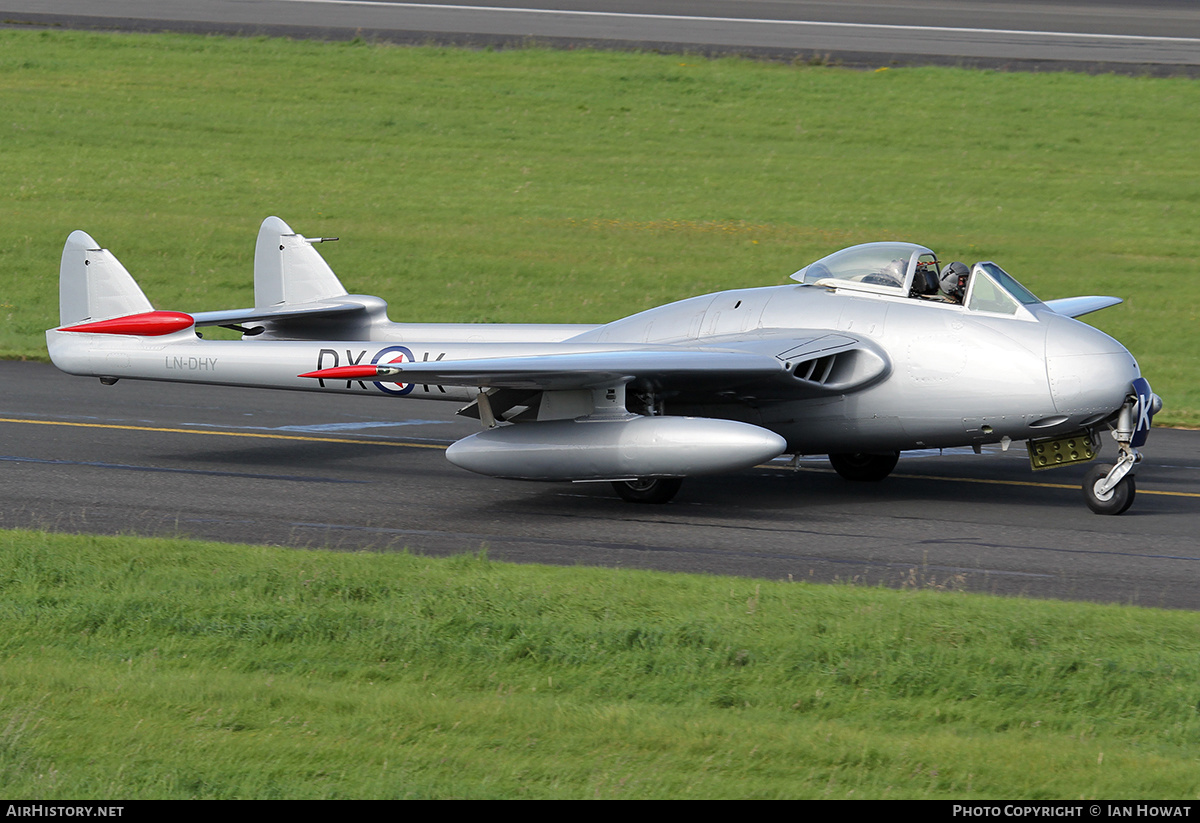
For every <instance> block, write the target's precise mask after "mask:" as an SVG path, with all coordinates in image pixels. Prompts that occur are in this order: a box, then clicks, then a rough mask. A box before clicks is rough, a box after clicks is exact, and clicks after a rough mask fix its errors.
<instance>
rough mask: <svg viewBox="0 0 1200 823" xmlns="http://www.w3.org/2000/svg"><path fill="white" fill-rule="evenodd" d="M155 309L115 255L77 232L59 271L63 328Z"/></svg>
mask: <svg viewBox="0 0 1200 823" xmlns="http://www.w3.org/2000/svg"><path fill="white" fill-rule="evenodd" d="M153 310H154V307H153V306H151V305H150V301H149V300H147V299H146V295H144V294H143V293H142V290H141V289H140V288H139V287H138V284H137V283H135V282H134V280H133V278H132V277H131V276H130V275H129V272H128V271H126V270H125V267H124V266H122V265H121V261H120V260H118V259H117V258H116V257H115V256H114V255H113V254H112V252H110V251H108V250H107V249H102V248H100V244H99V243H97V242H96V241H95V240H93V239H92V238H91V235H89V234H88V233H87V232H82V231H73V232H71V236H70V237H68V238H67V243H66V245H65V246H63V254H62V264H61V265H60V266H59V270H58V314H59V323H60V325H62V326H70V325H73V324H76V323H82V322H85V321H89V320H106V319H108V318H110V317H125V316H126V315H130V314H140V313H142V312H148V311H153Z"/></svg>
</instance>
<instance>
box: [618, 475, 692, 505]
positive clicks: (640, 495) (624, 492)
mask: <svg viewBox="0 0 1200 823" xmlns="http://www.w3.org/2000/svg"><path fill="white" fill-rule="evenodd" d="M682 485H683V478H681V477H646V478H640V479H638V480H617V481H614V482H613V484H612V487H613V488H614V489H616V492H617V494H619V495H620V496H621V499H622V500H625V501H628V502H630V503H668V502H670V501H671V500H672V499H673V498H674V497H675V495H677V494H679V487H680V486H682Z"/></svg>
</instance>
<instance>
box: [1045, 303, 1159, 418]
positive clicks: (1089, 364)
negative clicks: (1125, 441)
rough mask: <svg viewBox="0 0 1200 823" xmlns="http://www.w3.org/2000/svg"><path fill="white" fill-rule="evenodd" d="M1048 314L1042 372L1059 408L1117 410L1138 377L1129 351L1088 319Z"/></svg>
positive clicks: (1082, 412)
mask: <svg viewBox="0 0 1200 823" xmlns="http://www.w3.org/2000/svg"><path fill="white" fill-rule="evenodd" d="M1046 319H1047V320H1048V321H1049V328H1048V330H1047V333H1046V377H1047V378H1048V379H1049V381H1050V394H1051V396H1052V397H1053V398H1054V406H1055V408H1056V409H1057V410H1058V412H1059V413H1060V414H1069V415H1089V416H1090V415H1096V414H1100V413H1102V412H1113V411H1116V410H1117V409H1119V408H1120V407H1121V404H1123V403H1124V402H1125V398H1126V396H1127V395H1128V394H1129V392H1130V384H1131V383H1132V382H1133V381H1134V380H1135V379H1136V378H1137V377H1139V376H1141V371H1140V370H1139V369H1138V364H1137V361H1136V360H1134V359H1133V355H1131V354H1130V353H1129V351H1128V350H1127V349H1126V348H1125V347H1124V346H1122V345H1121V344H1120V343H1118V342H1117V341H1116V340H1114V339H1113V338H1111V337H1109V336H1108V335H1107V334H1105V333H1104V332H1102V331H1100V330H1099V329H1095V328H1092V327H1091V326H1089V325H1087V324H1086V323H1080V322H1079V321H1078V320H1073V319H1072V318H1070V317H1049V318H1046Z"/></svg>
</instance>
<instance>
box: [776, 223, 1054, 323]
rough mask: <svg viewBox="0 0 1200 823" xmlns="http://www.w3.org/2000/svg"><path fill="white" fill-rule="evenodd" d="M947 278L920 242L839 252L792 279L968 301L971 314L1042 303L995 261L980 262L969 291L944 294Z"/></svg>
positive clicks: (1012, 312)
mask: <svg viewBox="0 0 1200 823" xmlns="http://www.w3.org/2000/svg"><path fill="white" fill-rule="evenodd" d="M942 274H943V270H942V268H941V265H940V263H939V262H938V258H937V254H935V253H934V252H933V250H932V249H929V248H926V247H925V246H919V245H917V244H916V243H901V242H895V241H886V242H882V243H863V244H862V245H858V246H851V247H850V248H848V249H842V250H841V251H837V252H834V253H833V254H831V255H829V256H828V257H822V258H821V259H820V260H818V261H817V262H815V263H810V264H809V265H807V266H805V267H804V268H802V269H800V271H798V272H796V273H795V274H793V275H792V279H793V280H796V281H798V282H800V283H803V284H804V285H811V286H819V287H823V288H829V289H834V290H836V291H848V292H863V293H868V294H878V295H889V296H892V297H906V298H916V299H922V298H923V299H928V300H936V301H942V302H947V303H955V304H957V303H962V304H963V305H965V306H966V308H967V309H968V310H971V311H981V312H988V313H991V314H1006V315H1018V314H1020V315H1022V316H1025V317H1028V316H1029V313H1028V311H1022V306H1030V305H1034V304H1040V302H1041V301H1039V300H1038V299H1037V298H1036V297H1034V296H1033V294H1032V293H1031V292H1030V291H1029V290H1028V289H1026V288H1025V287H1024V286H1022V285H1021V284H1020V283H1018V282H1017V281H1016V280H1015V279H1014V278H1013V277H1012V275H1010V274H1009V273H1008V272H1006V271H1004V269H1002V268H1000V267H999V266H997V265H996V264H995V263H990V262H981V263H976V264H975V265H974V266H973V267H972V268H971V274H970V278H969V280H968V281H967V283H966V287H965V293H962V292H960V293H957V294H951V293H947V292H946V291H943V289H944V288H945V284H943V283H940V281H939V277H940V276H941V275H942Z"/></svg>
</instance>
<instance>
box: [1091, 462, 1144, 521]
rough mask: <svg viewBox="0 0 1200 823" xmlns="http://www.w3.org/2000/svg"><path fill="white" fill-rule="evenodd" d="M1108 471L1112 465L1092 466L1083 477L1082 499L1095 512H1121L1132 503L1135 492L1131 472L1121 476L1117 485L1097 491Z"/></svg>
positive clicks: (1135, 487) (1135, 488)
mask: <svg viewBox="0 0 1200 823" xmlns="http://www.w3.org/2000/svg"><path fill="white" fill-rule="evenodd" d="M1110 471H1112V466H1109V465H1101V466H1093V467H1092V468H1091V470H1090V471H1089V472H1088V473H1087V474H1086V475H1085V476H1084V478H1083V499H1084V500H1086V501H1087V504H1088V508H1089V509H1091V510H1092V511H1094V512H1095V513H1096V514H1121V513H1122V512H1124V511H1125V510H1126V509H1128V508H1129V507H1130V506H1132V505H1133V497H1134V495H1135V494H1137V485H1136V484H1135V483H1134V482H1133V475H1132V474H1127V475H1125V476H1124V477H1122V478H1121V480H1120V482H1119V483H1117V485H1115V486H1113V487H1112V488H1111V489H1109V490H1108V491H1107V492H1105V493H1103V494H1101V493H1100V492H1099V491H1097V488H1098V487H1099V485H1100V483H1101V481H1103V480H1104V478H1105V477H1107V476H1108V473H1109V472H1110Z"/></svg>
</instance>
